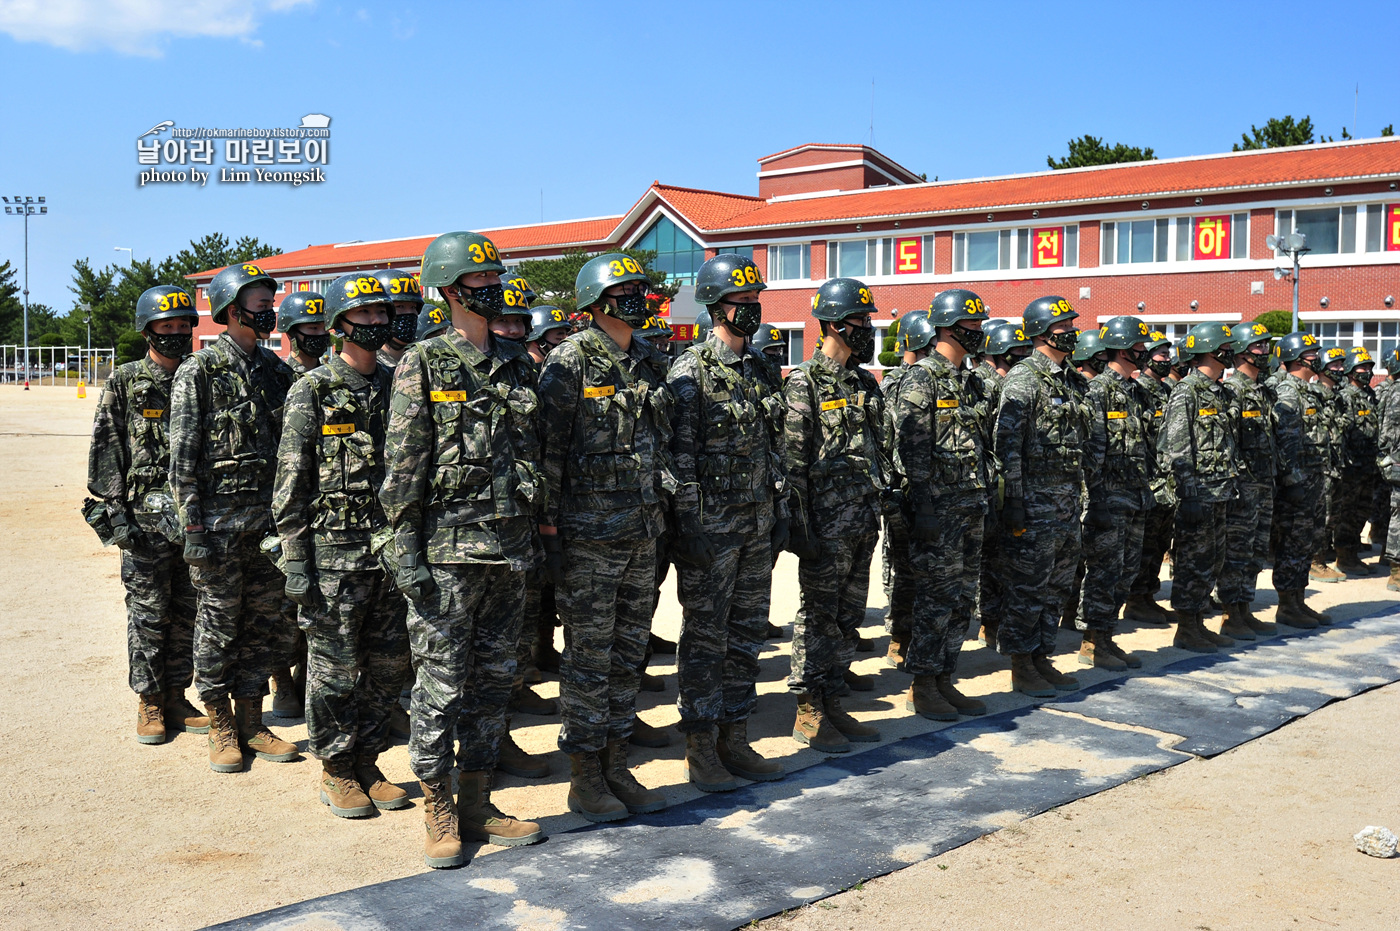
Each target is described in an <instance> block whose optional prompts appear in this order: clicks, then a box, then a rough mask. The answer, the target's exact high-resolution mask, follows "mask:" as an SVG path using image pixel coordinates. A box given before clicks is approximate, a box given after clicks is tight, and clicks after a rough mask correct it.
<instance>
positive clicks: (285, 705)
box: [272, 668, 306, 718]
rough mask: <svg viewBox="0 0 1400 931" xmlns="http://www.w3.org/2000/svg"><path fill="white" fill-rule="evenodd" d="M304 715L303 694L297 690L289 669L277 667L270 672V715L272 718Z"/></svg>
mask: <svg viewBox="0 0 1400 931" xmlns="http://www.w3.org/2000/svg"><path fill="white" fill-rule="evenodd" d="M305 715H306V702H305V700H304V696H303V695H302V694H301V693H300V692H299V691H298V690H297V687H296V683H295V682H294V681H293V679H292V671H291V670H290V669H285V668H284V669H279V670H277V671H276V672H274V673H273V674H272V716H273V717H274V718H300V717H304V716H305Z"/></svg>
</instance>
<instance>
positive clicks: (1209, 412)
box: [1196, 407, 1220, 417]
mask: <svg viewBox="0 0 1400 931" xmlns="http://www.w3.org/2000/svg"><path fill="white" fill-rule="evenodd" d="M1218 413H1220V411H1218V410H1216V409H1215V408H1213V407H1203V408H1201V409H1200V410H1198V411H1196V416H1197V417H1214V416H1215V415H1216V414H1218Z"/></svg>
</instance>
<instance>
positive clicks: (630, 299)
mask: <svg viewBox="0 0 1400 931" xmlns="http://www.w3.org/2000/svg"><path fill="white" fill-rule="evenodd" d="M613 300H614V301H615V302H616V303H617V310H613V309H612V308H611V307H609V308H608V314H609V315H610V316H613V317H616V318H617V319H619V320H621V321H622V322H623V323H625V324H627V325H628V326H630V327H631V328H632V329H634V330H635V329H637V328H638V327H640V326H641V325H643V324H644V323H646V322H647V318H648V317H650V316H651V312H650V311H648V310H647V296H646V295H645V294H618V295H616V296H614V297H613ZM604 306H605V307H606V306H607V305H606V304H605V305H604ZM755 329H757V327H755Z"/></svg>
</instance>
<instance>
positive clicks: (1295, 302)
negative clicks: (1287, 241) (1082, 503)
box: [1288, 250, 1299, 333]
mask: <svg viewBox="0 0 1400 931" xmlns="http://www.w3.org/2000/svg"><path fill="white" fill-rule="evenodd" d="M1298 255H1299V252H1298V251H1297V250H1295V251H1294V252H1293V329H1291V330H1289V331H1288V332H1290V333H1297V332H1298Z"/></svg>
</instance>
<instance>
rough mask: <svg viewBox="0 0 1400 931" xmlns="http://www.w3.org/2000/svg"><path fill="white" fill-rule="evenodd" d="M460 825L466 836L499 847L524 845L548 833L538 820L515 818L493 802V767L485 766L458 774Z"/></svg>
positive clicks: (536, 840)
mask: <svg viewBox="0 0 1400 931" xmlns="http://www.w3.org/2000/svg"><path fill="white" fill-rule="evenodd" d="M457 825H458V830H459V831H461V832H462V836H463V837H467V838H471V839H472V840H478V841H484V842H486V843H488V844H495V845H496V846H497V847H524V846H525V845H527V844H537V843H539V842H540V840H542V839H543V837H544V833H543V832H542V831H540V826H539V825H538V824H536V823H535V822H533V821H521V820H519V819H517V818H512V817H511V816H510V815H508V814H506V813H505V812H503V811H501V810H500V809H499V808H497V807H496V806H495V805H493V804H491V771H490V770H485V769H479V770H476V771H474V772H466V773H458V774H457Z"/></svg>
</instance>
